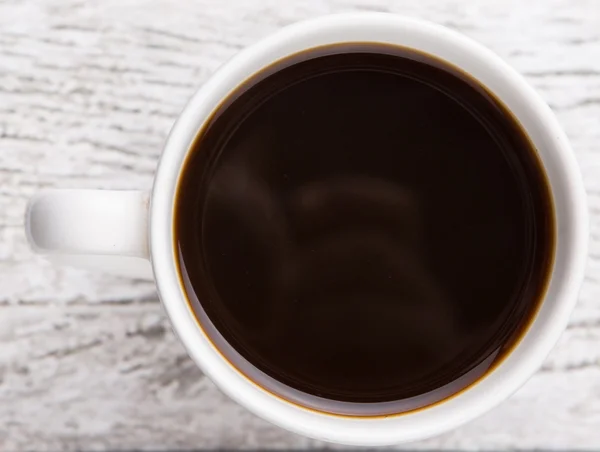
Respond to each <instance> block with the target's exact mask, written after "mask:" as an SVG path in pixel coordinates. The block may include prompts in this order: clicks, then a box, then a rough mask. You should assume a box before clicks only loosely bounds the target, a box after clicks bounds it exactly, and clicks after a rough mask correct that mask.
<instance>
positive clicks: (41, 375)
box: [0, 0, 600, 451]
mask: <svg viewBox="0 0 600 452" xmlns="http://www.w3.org/2000/svg"><path fill="white" fill-rule="evenodd" d="M174 5H177V6H174ZM351 10H354V11H360V10H363V11H367V10H368V11H372V10H375V11H391V12H395V13H402V14H407V15H412V16H417V17H421V18H426V19H430V20H432V21H435V22H437V23H440V24H443V25H446V26H448V27H450V28H453V29H457V30H460V31H462V32H463V33H465V34H467V35H469V36H471V37H473V38H475V39H477V40H478V41H481V42H482V43H484V44H486V45H487V46H489V47H490V48H492V49H493V50H495V51H496V52H497V53H498V54H500V55H501V56H502V57H503V58H505V59H506V60H507V61H508V62H510V63H511V64H512V65H514V66H515V67H516V68H518V69H519V70H520V71H521V72H522V73H523V74H525V76H526V78H527V79H528V80H529V82H531V83H532V84H533V85H534V86H535V88H537V90H538V91H539V92H540V93H541V95H542V96H543V97H544V98H545V99H546V100H547V101H548V103H549V104H550V105H551V107H552V108H553V110H554V111H555V112H556V114H557V116H558V118H559V120H560V122H561V123H562V124H563V126H564V128H565V130H566V132H567V134H568V135H569V137H570V139H571V142H572V145H573V148H574V150H575V153H576V154H577V159H578V160H579V163H580V165H581V168H582V172H583V177H584V179H585V185H586V188H587V191H588V194H589V206H590V210H591V214H592V216H591V221H592V224H591V226H592V235H591V248H590V255H589V260H588V267H587V277H586V280H585V284H584V285H583V288H582V291H581V295H580V300H579V304H578V306H577V309H576V311H575V313H574V315H573V317H572V320H571V323H570V326H569V328H568V329H567V331H566V332H565V334H564V335H563V337H562V340H561V341H560V343H559V345H558V346H557V347H556V349H555V350H554V352H553V353H552V355H551V356H550V357H549V358H548V359H547V360H546V362H545V365H544V367H543V368H542V369H541V370H540V371H539V372H538V373H537V374H536V375H535V376H534V377H533V378H532V379H531V380H530V381H529V382H528V383H527V384H526V385H525V386H524V387H523V388H522V389H521V390H520V391H519V392H518V393H517V394H516V395H514V396H513V397H512V398H511V399H510V400H508V401H507V402H505V403H504V404H502V405H501V406H500V407H498V408H496V409H495V410H493V411H492V412H490V413H489V414H487V415H485V416H484V417H482V418H480V419H478V420H476V421H474V422H472V423H471V424H469V425H467V426H465V427H463V428H460V429H458V430H455V431H453V432H451V433H448V434H446V435H443V436H441V437H438V438H435V439H432V440H429V441H425V442H422V443H418V444H415V445H410V446H406V447H418V448H424V449H438V448H440V449H463V448H465V449H472V450H475V449H487V450H491V449H499V448H517V449H532V448H596V449H599V448H600V2H599V1H594V0H588V1H585V0H547V1H533V0H532V1H521V0H510V1H509V0H481V1H476V0H462V1H460V0H418V1H414V0H398V1H394V0H373V1H370V0H294V1H291V0H289V1H281V0H253V1H244V0H227V1H225V0H200V1H178V2H174V1H169V0H104V1H101V2H100V1H98V2H95V1H85V0H0V450H2V451H5V450H26V449H27V450H60V449H63V450H67V449H69V450H74V449H89V450H92V449H94V450H96V449H98V450H99V449H103V448H108V447H112V448H119V449H133V448H146V449H166V448H182V449H183V448H186V449H190V448H200V447H202V448H207V447H231V448H236V447H241V446H244V447H259V446H271V447H292V446H293V447H317V446H320V444H318V443H317V442H315V441H311V440H308V439H304V438H301V437H298V436H295V435H292V434H289V433H287V432H285V431H283V430H280V429H279V428H277V427H273V426H271V425H269V424H267V423H266V422H264V421H262V420H260V419H258V418H256V417H254V416H253V415H251V414H249V413H248V412H247V411H246V410H245V409H242V408H240V407H239V406H237V405H236V404H234V403H233V402H231V401H230V400H228V399H227V398H226V397H225V396H224V395H222V394H221V393H220V392H219V391H217V390H216V389H215V387H214V386H213V384H212V383H211V382H209V381H208V380H207V379H206V378H204V377H203V375H202V374H201V372H200V371H199V370H198V369H197V368H196V366H195V365H194V364H193V363H192V362H191V361H190V359H189V358H188V357H187V355H186V353H185V352H184V350H183V348H182V346H181V345H180V344H179V342H178V341H177V340H176V339H175V337H174V336H173V334H172V332H171V330H170V327H169V325H168V322H167V321H166V319H165V317H164V315H163V313H162V310H161V307H160V305H159V303H158V301H157V299H156V294H155V289H154V285H153V284H152V283H151V282H147V281H142V280H130V279H123V278H116V277H111V276H107V275H102V274H99V273H93V272H87V271H82V270H76V269H69V268H57V267H53V266H51V265H49V264H47V263H45V262H44V261H43V260H41V259H39V258H37V257H35V256H33V255H32V253H31V252H30V250H29V249H28V247H27V244H26V242H25V237H24V232H23V225H22V217H23V211H24V208H25V204H26V201H27V198H28V197H29V196H31V195H32V194H33V193H35V192H36V191H38V190H39V189H41V188H45V187H88V188H148V187H150V184H151V181H152V174H153V171H154V168H155V165H156V161H157V158H158V156H159V154H160V152H161V147H162V144H163V142H164V140H165V137H166V135H167V133H168V132H169V129H170V127H171V125H172V123H173V120H174V119H175V118H176V116H177V114H178V112H179V111H180V110H181V109H182V107H183V106H184V104H185V102H186V100H187V99H188V97H189V96H190V95H191V94H192V93H193V92H194V90H195V89H196V88H197V87H198V86H200V85H201V84H202V83H203V82H204V81H205V80H206V79H207V77H208V76H209V74H210V73H211V72H212V71H214V70H215V69H216V68H217V67H218V66H219V65H220V64H221V63H223V62H224V61H225V60H226V59H228V58H229V57H231V56H232V55H233V54H235V53H236V52H237V51H238V50H239V49H240V48H242V47H244V46H246V45H249V44H251V43H253V42H255V41H256V40H258V39H259V38H261V37H263V36H265V35H267V34H269V33H271V32H273V31H274V30H276V29H278V28H280V27H282V26H284V25H286V24H289V23H291V22H295V21H297V20H300V19H304V18H309V17H314V16H317V15H321V14H326V13H333V12H340V11H351Z"/></svg>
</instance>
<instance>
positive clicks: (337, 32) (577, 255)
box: [28, 14, 588, 445]
mask: <svg viewBox="0 0 600 452" xmlns="http://www.w3.org/2000/svg"><path fill="white" fill-rule="evenodd" d="M352 41H358V42H365V41H377V42H385V43H393V44H398V45H402V46H405V47H412V48H415V49H418V50H420V51H423V52H426V53H429V54H432V55H436V56H438V57H440V58H442V59H444V60H446V61H448V62H450V63H452V64H454V65H456V66H458V67H460V68H462V69H463V70H464V71H465V72H467V73H469V74H471V75H472V76H473V77H475V78H477V79H478V80H480V81H481V82H482V83H483V84H484V85H486V86H487V87H488V89H490V90H491V91H492V92H494V93H495V94H496V95H497V96H498V97H499V98H500V99H502V101H503V102H504V103H505V104H506V105H507V107H508V108H509V109H510V110H511V111H512V112H513V113H514V114H515V116H516V117H517V118H518V119H519V120H520V122H521V124H522V125H523V127H524V128H525V129H526V130H527V132H528V134H529V136H530V137H531V139H532V140H533V142H534V144H535V145H536V147H537V148H538V150H539V153H540V157H541V158H542V161H543V163H544V166H545V168H546V171H547V174H548V177H549V179H550V181H551V185H552V191H553V195H554V200H555V208H556V214H557V226H558V228H557V229H558V242H557V254H556V261H555V267H554V272H553V275H552V280H551V284H550V287H549V290H548V293H547V297H546V300H545V302H544V304H543V307H542V309H541V310H540V312H539V313H538V315H537V317H536V320H535V322H534V323H533V325H532V327H531V328H530V329H529V331H528V332H527V334H526V335H525V337H524V338H523V340H522V341H521V343H520V344H519V346H518V347H517V348H516V350H515V351H514V352H513V353H512V354H511V355H510V356H509V357H508V358H507V359H506V360H505V361H504V362H502V364H501V365H500V366H498V367H497V368H496V370H495V371H494V372H493V373H492V374H491V375H489V376H488V377H486V378H485V379H483V380H481V381H480V382H478V383H477V384H476V385H474V386H472V387H471V388H469V389H468V390H467V391H465V392H463V393H461V394H460V395H458V396H456V397H454V398H452V399H449V400H447V401H444V402H443V403H440V404H438V405H435V406H433V407H429V408H427V409H424V410H421V411H418V412H414V413H407V414H404V415H400V416H388V417H386V418H358V417H342V416H333V415H328V414H325V413H317V412H314V411H310V410H306V409H303V408H300V407H298V406H296V405H293V404H291V403H289V402H286V401H284V400H282V399H280V398H277V397H275V396H273V395H271V394H270V393H268V392H267V391H265V390H263V389H261V388H260V386H258V385H256V384H254V383H252V382H250V381H249V380H248V379H246V378H245V377H243V376H242V375H241V374H239V373H238V372H237V371H236V370H235V369H234V368H232V367H231V366H230V365H229V364H228V363H227V362H226V361H225V360H224V359H223V358H222V357H221V355H220V354H219V353H218V352H216V351H215V350H214V349H213V347H212V346H211V344H210V342H209V341H208V339H207V338H206V337H205V336H204V334H203V333H202V331H201V330H200V329H199V328H198V327H197V325H196V323H195V320H194V318H193V316H192V315H191V313H190V312H189V309H188V307H187V304H186V302H185V299H184V295H183V292H182V289H181V287H180V285H179V282H178V277H177V271H176V267H175V261H174V250H173V240H172V214H173V199H174V195H175V187H176V183H177V176H178V173H179V169H180V167H181V164H182V162H183V159H184V157H185V155H186V152H187V149H188V147H189V145H190V143H191V141H192V140H193V138H194V136H195V135H196V133H197V131H198V130H199V129H200V128H201V126H202V124H203V122H204V121H205V120H206V119H207V117H208V116H209V115H210V113H211V112H212V111H213V109H214V108H215V107H216V106H217V105H218V103H219V101H220V100H222V99H223V98H224V97H226V96H227V94H228V93H230V92H231V91H232V90H233V89H235V87H236V86H237V85H239V83H240V82H242V81H243V80H244V79H245V78H247V77H248V76H249V75H251V74H253V73H255V72H257V71H259V70H260V69H261V68H263V67H265V66H267V65H268V64H269V63H271V62H273V61H275V60H277V59H279V58H282V57H284V56H287V55H289V54H292V53H295V52H298V51H301V50H304V49H306V48H312V47H315V46H318V45H323V44H330V43H336V42H352ZM45 196H48V198H36V200H35V201H34V202H33V203H32V204H31V209H30V211H29V219H30V220H32V222H31V223H30V224H29V226H28V231H29V233H30V240H31V242H32V243H33V244H34V246H35V247H37V248H38V249H40V250H42V251H45V252H48V251H51V252H52V255H53V256H55V255H57V254H58V253H59V251H60V250H63V249H64V250H65V251H67V252H68V253H67V254H68V255H72V254H77V259H78V261H77V262H75V261H73V262H74V263H81V260H82V259H83V258H84V256H85V255H86V253H89V254H91V255H97V254H102V255H108V254H110V255H118V254H125V255H127V256H129V257H135V258H139V257H140V256H141V257H144V256H145V254H144V252H143V250H144V245H143V244H141V245H140V244H139V243H137V242H135V243H137V244H135V243H134V242H131V243H130V241H129V240H121V241H119V240H115V241H113V243H110V244H107V243H102V242H101V241H99V237H98V236H97V235H94V234H93V232H94V231H96V230H97V229H96V228H90V218H94V223H95V224H96V225H98V224H99V225H102V226H103V227H106V228H108V230H116V229H115V228H116V227H117V226H116V225H118V224H120V223H121V221H122V218H123V215H124V212H123V211H121V210H120V211H118V212H114V211H113V212H111V211H110V209H107V208H108V207H109V204H110V203H106V202H103V201H102V200H99V199H95V200H94V201H95V202H94V203H92V202H91V201H92V198H90V196H95V195H90V194H89V193H87V192H81V193H75V192H70V193H69V194H68V195H67V194H64V195H63V194H59V193H51V194H49V195H45ZM61 196H64V200H63V201H61ZM110 196H112V195H110ZM115 196H118V195H115ZM73 197H75V198H77V202H81V203H82V204H83V205H87V208H89V209H92V210H93V209H100V210H98V212H101V214H100V215H94V216H93V217H87V216H82V217H81V218H78V217H77V216H71V215H70V214H69V213H68V212H69V209H68V207H65V206H66V205H67V204H68V202H73V199H74V198H73ZM44 200H46V201H44ZM125 213H126V212H125ZM130 214H131V215H132V216H131V218H132V219H133V220H134V221H133V222H132V223H131V224H137V225H138V226H139V227H140V229H139V235H138V236H137V237H138V238H139V237H143V236H144V235H145V234H146V230H145V227H146V226H145V225H144V226H142V225H143V219H144V218H145V217H144V215H145V213H144V211H143V210H142V211H140V210H139V209H132V210H131V212H130ZM37 218H43V219H44V222H43V224H40V223H39V222H36V219H37ZM66 218H68V219H69V221H68V222H65V219H66ZM140 219H142V220H140ZM587 221H588V220H587V212H586V206H585V193H584V190H583V184H582V181H581V176H580V174H579V171H578V168H577V165H576V163H575V160H574V157H573V155H572V152H571V150H570V148H569V145H568V143H567V140H566V137H565V135H564V133H563V132H562V130H561V128H560V126H559V125H558V123H557V121H556V120H555V118H554V116H553V115H552V113H551V112H550V110H549V109H548V107H547V106H546V105H545V104H544V103H543V101H541V100H540V98H539V97H538V95H537V94H536V93H535V92H534V91H533V90H532V89H531V88H530V87H529V86H528V85H527V84H526V83H525V82H524V80H523V79H522V78H521V77H520V76H519V75H518V74H517V73H516V72H515V71H513V70H512V69H511V68H510V67H509V66H507V65H506V64H505V63H503V62H502V61H501V60H500V59H499V58H498V57H497V56H495V55H494V54H493V53H492V52H490V51H488V50H486V49H485V48H483V47H482V46H480V45H478V44H477V43H475V42H473V41H471V40H469V39H467V38H465V37H464V36H462V35H459V34H457V33H455V32H452V31H450V30H448V29H446V28H442V27H439V26H436V25H432V24H430V23H425V22H421V21H415V20H409V19H405V18H401V17H399V16H392V15H381V14H352V15H343V16H329V17H323V18H320V19H315V20H312V21H309V22H304V23H299V24H296V25H293V26H290V27H288V28H285V29H282V30H281V31H279V32H278V33H276V34H274V35H272V36H271V37H269V38H267V39H265V40H263V41H261V42H259V43H258V44H255V45H253V46H251V47H249V48H247V49H245V50H243V51H242V52H240V53H239V54H238V55H236V56H235V57H234V58H233V59H232V60H230V61H229V62H228V63H227V64H225V65H224V66H223V67H221V68H220V69H219V70H218V71H217V72H216V73H215V74H214V75H213V76H212V77H211V78H210V79H209V80H208V81H207V82H206V83H205V84H204V86H203V87H202V88H201V89H200V90H199V91H198V92H197V93H196V94H195V95H194V96H193V98H192V99H191V101H190V102H189V103H188V105H187V107H186V108H185V110H184V111H183V113H182V114H181V116H180V118H179V119H178V121H177V122H176V124H175V126H174V127H173V130H172V132H171V134H170V136H169V138H168V140H167V143H166V146H165V149H164V152H163V154H162V157H161V160H160V163H159V166H158V170H157V174H156V179H155V183H154V188H153V191H152V195H151V208H150V212H149V224H148V225H147V227H148V231H149V243H150V257H151V260H152V265H153V268H154V274H155V277H156V282H157V286H158V289H159V293H160V296H161V299H162V301H163V304H164V306H165V308H166V311H167V313H168V315H169V317H170V319H171V322H172V324H173V326H174V328H175V330H176V332H177V334H178V335H179V337H180V338H181V340H182V342H183V344H184V345H185V347H186V348H187V350H188V352H189V354H190V356H191V357H192V358H193V359H194V360H195V361H196V363H197V364H198V365H199V366H200V367H201V368H202V370H203V371H204V372H205V373H206V374H207V375H208V376H209V377H210V378H211V379H212V380H213V381H214V382H215V383H216V384H217V385H218V386H219V387H220V388H221V389H222V390H223V391H224V392H225V393H227V394H228V395H229V396H231V397H232V398H233V399H234V400H236V401H238V402H239V403H241V404H242V405H244V406H246V407H247V408H249V409H250V410H251V411H253V412H254V413H256V414H258V415H259V416H261V417H263V418H265V419H267V420H269V421H271V422H273V423H275V424H277V425H280V426H282V427H285V428H287V429H289V430H292V431H295V432H297V433H301V434H304V435H307V436H310V437H313V438H317V439H322V440H326V441H334V442H340V443H345V444H361V445H384V444H393V443H399V442H404V441H410V440H416V439H422V438H426V437H429V436H432V435H435V434H438V433H441V432H443V431H447V430H449V429H451V428H453V427H456V426H458V425H460V424H462V423H465V422H467V421H468V420H470V419H472V418H474V417H476V416H477V415H479V414H482V413H483V412H485V411H487V410H489V409H490V408H491V407H493V406H494V405H496V404H497V403H499V402H500V401H502V400H503V399H505V398H506V397H508V396H509V395H510V394H511V393H512V392H513V391H515V390H516V389H517V388H518V387H519V386H520V385H521V384H523V383H524V382H525V381H526V379H527V378H528V377H529V376H530V375H531V374H532V373H533V372H534V371H535V370H536V369H537V368H538V367H539V366H540V364H541V362H542V360H543V359H544V358H545V356H546V355H547V353H548V352H549V351H550V349H551V347H552V346H553V344H554V343H555V342H556V340H557V339H558V336H559V335H560V333H561V332H562V330H563V329H564V328H565V326H566V323H567V321H568V316H569V313H570V312H571V310H572V308H573V305H574V303H575V300H576V298H577V293H578V289H579V286H580V284H581V281H582V279H583V266H584V262H585V258H586V252H587V227H588V224H587ZM67 226H68V227H67ZM102 229H103V228H99V230H102ZM67 231H68V233H67ZM128 234H129V235H130V234H131V231H130V232H129V233H128ZM133 235H134V236H135V233H133ZM124 237H127V236H124ZM133 240H134V241H135V240H136V239H133ZM132 243H134V244H132ZM111 246H112V247H111ZM132 250H133V251H132ZM140 250H142V252H140ZM74 251H75V253H74ZM68 259H69V257H67V256H65V255H63V261H65V260H68ZM90 262H91V261H90ZM259 383H260V382H259ZM357 410H359V408H357ZM358 412H359V411H357V413H358Z"/></svg>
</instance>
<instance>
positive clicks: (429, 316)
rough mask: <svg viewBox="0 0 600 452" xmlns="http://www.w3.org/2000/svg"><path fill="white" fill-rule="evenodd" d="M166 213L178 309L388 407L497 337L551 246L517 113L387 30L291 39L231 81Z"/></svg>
mask: <svg viewBox="0 0 600 452" xmlns="http://www.w3.org/2000/svg"><path fill="white" fill-rule="evenodd" d="M175 228H176V229H175V230H176V241H177V247H178V250H179V251H178V260H179V267H180V271H181V274H182V280H183V281H184V282H185V288H186V292H187V295H188V298H189V301H190V304H191V306H192V308H193V309H194V311H195V312H196V313H198V312H200V311H203V312H204V313H205V314H206V315H207V316H208V319H210V322H212V324H213V325H214V326H215V327H216V329H217V330H218V331H219V333H220V334H221V335H222V336H223V337H224V338H225V340H226V341H227V342H228V343H229V344H231V345H232V346H233V348H234V349H235V350H236V351H237V352H238V353H239V354H241V355H242V356H243V357H244V358H245V359H246V360H248V361H249V362H250V363H251V364H252V365H254V366H256V367H257V368H259V369H260V370H262V371H263V372H264V373H266V374H267V375H269V376H271V377H273V378H275V379H276V380H278V381H280V382H282V383H284V384H286V385H288V386H291V387H292V388H295V389H297V390H300V391H302V392H306V393H309V394H314V395H318V396H321V397H324V398H328V399H333V400H338V401H352V402H382V401H396V400H405V401H407V404H406V406H405V409H412V408H415V407H418V406H420V405H422V404H423V402H422V401H419V400H420V399H419V398H420V397H421V398H423V397H426V398H427V403H431V402H432V401H433V402H434V401H436V400H439V399H442V398H445V397H447V396H448V395H450V394H452V393H455V392H457V391H460V390H461V389H462V388H464V387H466V386H467V385H469V384H471V383H472V382H473V381H475V380H476V379H477V378H480V377H481V376H482V375H483V374H485V372H486V371H487V370H488V369H490V368H492V367H493V366H494V363H497V362H498V361H499V360H500V359H501V358H502V357H503V356H504V355H505V354H506V353H507V351H508V350H510V348H511V347H512V345H513V344H514V343H515V342H516V341H517V340H518V338H519V337H520V335H521V334H522V333H523V331H524V330H525V329H526V327H527V325H528V324H529V322H530V321H531V319H532V318H533V316H534V315H535V312H536V310H537V308H538V307H539V304H540V303H541V299H542V298H543V295H544V291H545V288H546V285H547V281H548V278H549V273H550V271H551V267H552V258H553V252H554V251H553V249H554V217H553V211H552V202H551V196H550V191H549V188H548V184H547V181H546V177H545V174H544V171H543V168H542V167H541V164H540V162H539V160H538V158H537V155H536V151H535V149H534V148H533V147H532V145H531V143H530V141H529V140H528V139H527V137H526V135H525V134H524V132H523V131H522V129H521V128H520V126H519V124H518V123H517V122H516V121H515V120H514V119H513V117H512V116H511V115H510V114H509V113H508V112H507V111H506V110H505V109H504V108H503V107H502V106H501V105H500V104H499V103H498V102H497V101H496V100H495V99H494V98H493V96H491V95H490V94H489V93H487V92H486V90H485V89H483V88H482V87H481V86H480V85H478V83H476V82H475V81H474V80H472V79H470V78H469V77H468V76H466V75H464V74H462V73H460V72H459V71H458V70H455V69H454V68H452V67H450V66H449V65H446V64H445V63H442V62H440V61H438V60H436V59H433V58H431V57H428V56H426V55H422V54H418V53H415V52H412V51H409V50H406V49H402V48H396V47H392V46H384V45H346V46H331V47H325V48H320V49H314V50H312V51H307V52H304V53H302V54H298V55H296V56H293V57H291V58H288V59H286V60H283V61H281V62H278V63H276V64H274V65H273V66H271V67H270V68H268V69H266V70H264V71H263V72H262V73H259V74H257V75H256V76H254V77H253V78H251V79H250V80H248V81H247V82H246V83H244V84H243V85H242V86H241V87H239V88H238V89H237V91H236V92H235V93H234V94H233V95H232V96H230V98H229V99H227V101H226V102H224V103H223V105H221V106H220V107H219V108H218V110H217V111H216V113H215V114H214V115H213V116H212V118H211V119H210V121H209V123H208V125H207V126H206V127H205V128H204V129H203V130H202V131H201V132H200V134H199V136H198V138H197V139H196V141H195V143H194V144H193V148H192V149H191V153H190V156H189V157H188V159H187V161H186V163H185V167H184V170H183V174H182V176H181V179H180V182H179V188H178V193H177V200H176V214H175ZM461 377H462V378H461Z"/></svg>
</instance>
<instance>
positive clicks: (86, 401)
mask: <svg viewBox="0 0 600 452" xmlns="http://www.w3.org/2000/svg"><path fill="white" fill-rule="evenodd" d="M0 313H1V315H0V401H1V402H2V403H1V404H0V426H2V428H1V429H0V450H25V449H27V450H73V449H80V448H85V449H90V448H108V447H110V448H121V449H138V448H147V449H168V448H177V447H179V448H191V447H241V446H244V447H261V446H272V447H278V446H279V447H292V446H293V447H311V446H312V447H316V446H323V445H321V444H319V443H317V442H314V441H310V440H307V439H304V438H301V437H299V436H296V435H293V434H290V433H287V432H284V431H283V430H281V429H279V428H277V427H274V426H272V425H270V424H268V423H266V422H264V421H262V420H260V419H258V418H256V417H255V416H253V415H251V414H249V413H248V412H247V411H246V410H245V409H243V408H241V407H239V406H237V405H236V404H235V403H233V402H232V401H231V400H229V399H228V398H227V397H226V396H224V395H223V394H221V393H220V392H219V391H218V390H217V389H216V388H215V387H214V386H213V384H212V383H210V382H209V381H208V380H207V379H206V378H205V377H204V376H203V375H202V374H201V372H200V371H199V370H198V369H197V367H196V366H195V365H194V363H193V362H192V361H191V360H190V359H189V358H188V357H187V355H186V354H185V351H184V350H183V347H182V346H181V344H180V343H179V341H178V340H177V339H176V338H175V336H174V335H173V333H172V332H171V330H170V327H169V324H168V322H167V320H166V318H165V317H164V316H163V313H162V310H161V308H160V307H159V305H158V304H157V303H145V304H134V305H129V306H108V305H107V306H102V307H98V306H47V307H39V306H15V307H4V308H2V309H1V310H0ZM598 341H600V326H596V327H590V328H585V329H583V328H577V329H572V330H569V331H567V333H566V335H565V336H564V337H563V340H562V342H561V344H560V345H559V346H558V347H557V348H556V350H555V351H554V353H553V354H552V356H551V357H550V359H549V360H548V362H547V364H546V366H545V367H544V368H543V369H542V370H541V371H540V372H539V373H538V374H537V375H535V376H534V377H533V378H532V379H531V380H530V381H529V382H528V383H527V384H526V385H525V386H524V387H523V388H522V389H521V390H520V391H519V392H518V393H517V394H515V395H514V396H513V397H512V398H511V399H509V400H508V401H507V402H505V403H504V404H502V405H501V406H500V407H499V408H497V409H495V410H493V411H492V412H490V413H489V414H487V415H485V416H484V417H482V418H480V419H478V420H476V421H474V422H472V423H470V424H469V425H467V426H465V427H462V428H459V429H457V430H455V431H453V432H451V433H449V434H446V435H443V436H440V437H438V438H434V439H432V440H429V441H424V442H421V443H417V444H413V445H411V446H410V447H418V448H422V449H438V448H444V449H463V448H465V449H469V450H477V449H486V450H491V449H504V448H511V449H512V448H522V449H532V448H540V447H548V448H565V449H568V448H593V446H596V447H598V446H600V433H598V430H597V429H598V426H599V425H600V403H598V401H599V400H600V366H598V364H599V363H600V350H599V348H598V347H592V346H591V345H592V344H594V343H596V344H597V343H598ZM407 447H408V446H407Z"/></svg>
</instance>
